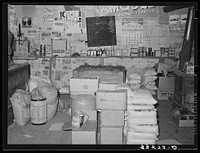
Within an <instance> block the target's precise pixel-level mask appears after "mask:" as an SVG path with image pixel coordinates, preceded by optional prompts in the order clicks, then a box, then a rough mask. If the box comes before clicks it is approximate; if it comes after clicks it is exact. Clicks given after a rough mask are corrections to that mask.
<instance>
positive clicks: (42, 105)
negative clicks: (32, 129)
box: [30, 98, 47, 125]
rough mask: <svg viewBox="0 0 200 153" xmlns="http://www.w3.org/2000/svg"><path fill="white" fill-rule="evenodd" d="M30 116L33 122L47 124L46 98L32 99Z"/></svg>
mask: <svg viewBox="0 0 200 153" xmlns="http://www.w3.org/2000/svg"><path fill="white" fill-rule="evenodd" d="M30 116H31V123H32V124H37V125H40V124H45V123H46V122H47V102H46V98H44V99H41V100H34V99H31V105H30Z"/></svg>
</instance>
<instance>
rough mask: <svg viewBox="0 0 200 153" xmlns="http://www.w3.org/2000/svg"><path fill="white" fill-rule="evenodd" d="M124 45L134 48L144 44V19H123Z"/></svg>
mask: <svg viewBox="0 0 200 153" xmlns="http://www.w3.org/2000/svg"><path fill="white" fill-rule="evenodd" d="M122 43H123V44H124V45H129V46H134V47H138V46H139V45H141V44H142V43H143V19H141V18H122Z"/></svg>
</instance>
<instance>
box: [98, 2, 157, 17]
mask: <svg viewBox="0 0 200 153" xmlns="http://www.w3.org/2000/svg"><path fill="white" fill-rule="evenodd" d="M158 8H159V7H156V6H130V5H119V6H117V5H115V6H109V5H107V6H105V5H96V6H94V12H95V13H94V15H95V16H113V15H115V16H118V17H125V16H130V17H131V16H143V15H144V16H145V17H148V16H151V17H154V16H156V15H157V13H159V9H158Z"/></svg>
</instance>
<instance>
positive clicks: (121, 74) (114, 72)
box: [73, 66, 126, 83]
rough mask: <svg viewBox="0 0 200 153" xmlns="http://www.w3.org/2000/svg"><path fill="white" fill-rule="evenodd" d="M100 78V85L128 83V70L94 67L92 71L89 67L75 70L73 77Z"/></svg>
mask: <svg viewBox="0 0 200 153" xmlns="http://www.w3.org/2000/svg"><path fill="white" fill-rule="evenodd" d="M91 76H96V77H99V81H100V83H123V82H125V81H126V70H125V68H120V69H119V68H117V67H114V66H112V67H109V68H107V66H101V67H100V68H99V67H98V66H92V68H91V69H89V68H87V67H79V68H77V69H75V70H73V77H74V78H80V77H91Z"/></svg>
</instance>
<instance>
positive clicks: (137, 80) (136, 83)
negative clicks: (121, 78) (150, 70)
mask: <svg viewBox="0 0 200 153" xmlns="http://www.w3.org/2000/svg"><path fill="white" fill-rule="evenodd" d="M141 82H142V77H141V75H140V74H139V73H137V72H135V73H131V74H130V75H129V76H128V80H127V83H128V84H129V85H130V87H131V89H139V88H140V87H141Z"/></svg>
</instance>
